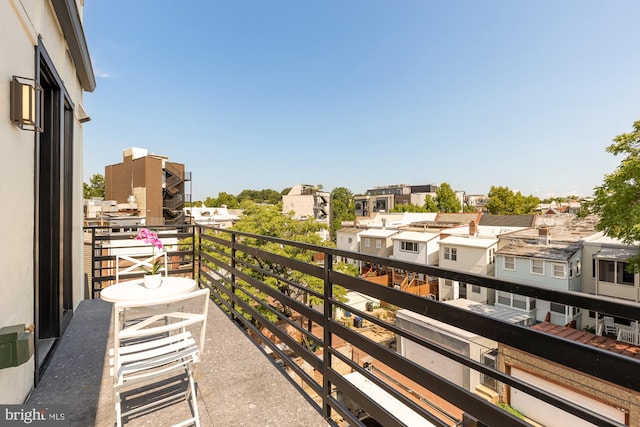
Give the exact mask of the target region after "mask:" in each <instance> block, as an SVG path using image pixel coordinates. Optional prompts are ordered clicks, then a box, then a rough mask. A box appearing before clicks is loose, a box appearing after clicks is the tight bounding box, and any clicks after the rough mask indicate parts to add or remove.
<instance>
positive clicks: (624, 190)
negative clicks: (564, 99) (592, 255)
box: [586, 121, 640, 272]
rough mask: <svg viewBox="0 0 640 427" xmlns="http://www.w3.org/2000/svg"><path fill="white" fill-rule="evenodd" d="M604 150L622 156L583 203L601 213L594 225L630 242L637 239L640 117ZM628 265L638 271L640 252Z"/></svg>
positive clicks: (639, 235) (639, 224) (639, 223)
mask: <svg viewBox="0 0 640 427" xmlns="http://www.w3.org/2000/svg"><path fill="white" fill-rule="evenodd" d="M606 151H608V152H609V153H611V154H613V155H614V156H619V155H620V156H625V157H624V158H623V159H622V160H621V162H620V164H619V165H618V167H617V168H616V169H615V170H614V171H613V172H612V173H610V174H607V175H605V176H604V179H603V182H602V184H601V185H599V186H597V187H595V188H594V198H593V200H591V201H590V202H587V203H586V207H587V208H588V209H589V211H590V212H591V213H592V214H595V215H598V216H599V217H600V219H599V222H598V224H597V229H598V230H600V231H603V232H604V233H605V234H606V235H607V236H609V237H613V238H617V239H620V240H621V241H622V242H624V243H626V244H629V245H637V244H638V242H639V241H640V121H636V122H634V124H633V131H632V132H629V133H623V134H621V135H618V136H616V137H615V138H614V139H613V144H611V145H609V146H608V147H607V148H606ZM629 265H630V268H631V269H632V270H633V271H635V272H640V255H636V256H634V257H633V258H631V259H630V260H629Z"/></svg>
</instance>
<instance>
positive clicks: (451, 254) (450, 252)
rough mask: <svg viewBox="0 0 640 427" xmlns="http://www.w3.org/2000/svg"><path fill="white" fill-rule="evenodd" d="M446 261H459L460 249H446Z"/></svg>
mask: <svg viewBox="0 0 640 427" xmlns="http://www.w3.org/2000/svg"><path fill="white" fill-rule="evenodd" d="M444 259H448V260H449V261H457V260H458V249H457V248H447V247H445V248H444Z"/></svg>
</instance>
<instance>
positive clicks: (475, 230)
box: [469, 221, 478, 237]
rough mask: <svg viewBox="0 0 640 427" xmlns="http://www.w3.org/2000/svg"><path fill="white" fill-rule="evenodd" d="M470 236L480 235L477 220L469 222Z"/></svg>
mask: <svg viewBox="0 0 640 427" xmlns="http://www.w3.org/2000/svg"><path fill="white" fill-rule="evenodd" d="M469 237H478V224H476V222H475V221H471V222H470V223H469Z"/></svg>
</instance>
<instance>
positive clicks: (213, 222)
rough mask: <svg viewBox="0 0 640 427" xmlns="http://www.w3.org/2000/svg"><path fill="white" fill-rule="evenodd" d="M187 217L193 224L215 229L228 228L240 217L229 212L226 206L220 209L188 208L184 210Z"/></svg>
mask: <svg viewBox="0 0 640 427" xmlns="http://www.w3.org/2000/svg"><path fill="white" fill-rule="evenodd" d="M184 212H185V214H186V216H187V217H191V220H192V221H193V223H194V224H198V225H208V226H212V227H216V228H230V227H232V226H233V224H235V223H236V222H238V221H239V220H240V216H239V215H236V214H234V213H231V212H229V209H227V207H226V206H221V207H217V208H216V207H210V208H207V207H204V206H203V207H195V206H192V207H189V208H184Z"/></svg>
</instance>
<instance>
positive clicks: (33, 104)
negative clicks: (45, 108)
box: [10, 76, 44, 132]
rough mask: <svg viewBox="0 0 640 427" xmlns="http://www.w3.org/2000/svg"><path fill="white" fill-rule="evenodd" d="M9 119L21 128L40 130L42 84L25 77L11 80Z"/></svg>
mask: <svg viewBox="0 0 640 427" xmlns="http://www.w3.org/2000/svg"><path fill="white" fill-rule="evenodd" d="M10 114H11V121H12V122H13V123H14V124H15V125H16V126H18V127H19V128H20V129H23V130H30V131H34V132H42V131H43V130H44V129H43V128H42V123H41V120H42V86H40V84H39V83H38V82H37V81H35V80H34V79H30V78H27V77H18V76H13V79H12V80H11V112H10Z"/></svg>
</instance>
